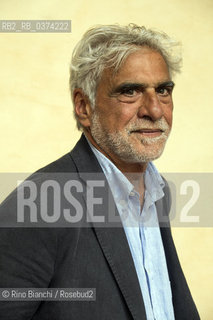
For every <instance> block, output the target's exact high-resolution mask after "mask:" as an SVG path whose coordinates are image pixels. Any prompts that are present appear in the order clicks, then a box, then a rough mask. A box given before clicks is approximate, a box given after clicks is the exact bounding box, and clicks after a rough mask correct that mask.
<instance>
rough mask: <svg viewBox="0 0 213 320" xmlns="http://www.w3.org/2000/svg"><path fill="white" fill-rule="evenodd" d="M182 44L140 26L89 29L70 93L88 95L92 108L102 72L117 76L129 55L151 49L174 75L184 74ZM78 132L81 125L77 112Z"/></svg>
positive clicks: (80, 47)
mask: <svg viewBox="0 0 213 320" xmlns="http://www.w3.org/2000/svg"><path fill="white" fill-rule="evenodd" d="M179 45H180V44H179V42H177V41H175V40H173V39H172V38H170V37H169V36H168V35H167V34H165V33H163V32H159V31H155V30H151V29H146V28H145V27H143V26H142V27H140V26H138V25H136V24H129V25H127V26H120V25H117V24H115V25H98V26H95V27H93V28H91V29H89V30H88V31H87V32H86V33H85V34H84V35H83V37H82V39H81V40H80V41H79V43H78V44H77V45H76V47H75V49H74V51H73V54H72V60H71V66H70V92H71V97H72V100H73V92H74V89H76V88H81V89H82V90H83V92H84V94H85V95H87V96H88V98H89V101H90V104H91V107H92V108H94V106H95V97H96V89H97V85H98V82H99V80H100V78H101V75H102V72H103V71H104V69H106V68H113V70H114V72H115V73H116V72H117V71H118V70H119V68H120V67H121V64H122V62H124V61H125V59H126V58H127V57H128V55H129V54H130V53H132V52H134V51H137V50H139V49H140V48H141V47H143V46H147V47H149V48H151V49H153V50H156V51H157V52H159V53H160V54H161V55H162V57H163V58H164V60H165V62H166V65H167V67H168V71H169V74H170V76H171V77H172V76H174V74H175V73H177V72H180V68H181V62H182V59H181V54H180V50H177V52H175V50H174V48H177V47H178V48H179V47H180V46H179ZM74 115H75V118H76V121H77V127H78V129H81V124H80V122H79V121H78V117H77V115H76V113H75V111H74Z"/></svg>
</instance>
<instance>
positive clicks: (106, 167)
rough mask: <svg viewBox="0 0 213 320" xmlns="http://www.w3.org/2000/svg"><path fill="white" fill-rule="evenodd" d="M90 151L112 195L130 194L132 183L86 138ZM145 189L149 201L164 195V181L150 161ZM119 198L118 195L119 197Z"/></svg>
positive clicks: (146, 173)
mask: <svg viewBox="0 0 213 320" xmlns="http://www.w3.org/2000/svg"><path fill="white" fill-rule="evenodd" d="M87 141H88V143H89V145H90V147H91V149H92V151H93V152H94V154H95V156H96V158H97V160H98V162H99V164H100V165H101V167H102V170H103V171H104V174H105V176H106V177H107V180H108V183H109V186H110V188H111V190H112V192H113V194H114V195H120V196H121V197H122V198H123V199H124V196H125V198H126V197H127V196H129V195H130V193H131V192H132V191H133V190H134V186H133V184H132V183H131V182H130V181H129V180H128V179H127V178H126V176H125V175H124V174H123V173H122V172H121V171H120V170H119V169H118V168H117V167H116V166H115V165H114V163H113V162H112V161H110V160H109V159H108V158H107V157H106V156H105V155H104V154H103V153H102V152H100V151H99V150H98V149H97V148H95V147H94V146H93V145H92V144H91V142H90V141H89V140H88V139H87ZM144 183H145V189H146V197H147V196H148V197H149V198H150V201H151V202H156V201H157V200H159V199H161V198H162V197H163V196H164V192H163V188H164V186H165V183H164V181H163V179H162V177H161V175H160V174H159V172H158V171H157V169H156V167H155V166H154V164H153V163H152V162H149V163H148V166H147V168H146V172H145V180H144ZM119 198H120V197H119Z"/></svg>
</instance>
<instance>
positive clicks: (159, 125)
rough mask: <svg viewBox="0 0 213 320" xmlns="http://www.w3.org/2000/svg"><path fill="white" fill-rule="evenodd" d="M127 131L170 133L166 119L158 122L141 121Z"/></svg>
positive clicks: (131, 125)
mask: <svg viewBox="0 0 213 320" xmlns="http://www.w3.org/2000/svg"><path fill="white" fill-rule="evenodd" d="M126 129H127V130H128V132H131V131H138V130H145V129H147V130H161V131H168V130H169V129H170V128H169V125H168V123H167V122H166V120H165V119H164V118H161V119H158V120H156V121H150V120H145V119H141V120H139V121H136V122H134V123H132V124H130V125H129V126H128V127H127V128H126Z"/></svg>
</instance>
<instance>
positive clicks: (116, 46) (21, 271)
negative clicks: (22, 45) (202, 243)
mask: <svg viewBox="0 0 213 320" xmlns="http://www.w3.org/2000/svg"><path fill="white" fill-rule="evenodd" d="M174 44H175V43H174V41H173V40H172V39H170V38H169V37H168V36H167V35H165V34H163V33H159V32H156V31H152V30H148V29H146V28H144V27H139V26H136V25H129V26H125V27H121V26H118V25H108V26H104V25H103V26H97V27H95V28H93V29H91V30H89V31H88V32H87V33H86V34H85V35H84V36H83V38H82V40H81V41H80V42H79V44H78V45H77V47H76V49H75V51H74V53H73V58H72V63H71V75H70V88H71V94H72V99H73V104H74V114H75V117H76V120H77V126H78V128H79V129H81V130H82V131H83V134H82V137H81V139H80V140H79V142H78V143H77V145H76V146H75V148H74V149H73V150H72V151H71V152H70V153H68V154H67V155H65V156H63V157H62V158H60V159H59V160H57V161H55V162H53V163H52V164H50V165H48V166H47V167H45V168H43V169H41V170H40V171H39V172H38V173H37V174H36V177H37V179H38V175H39V174H40V173H43V174H45V173H56V172H57V173H67V174H68V173H75V174H76V177H78V179H79V181H83V180H85V178H84V177H83V174H84V173H97V174H98V173H100V174H101V173H102V174H103V173H104V178H105V179H106V181H105V182H106V183H105V184H103V185H102V187H103V186H104V188H102V189H103V190H104V191H103V192H102V195H103V198H104V196H105V195H106V194H109V193H110V194H111V200H110V201H111V204H112V202H113V204H114V205H115V211H116V213H117V216H118V217H119V219H118V220H119V221H120V223H118V226H117V225H116V226H111V225H110V223H109V224H107V226H106V225H102V224H98V225H96V224H95V223H93V221H91V223H89V224H88V225H87V226H85V225H84V226H83V227H81V226H79V225H78V226H76V227H75V228H74V227H73V228H55V229H52V228H47V229H46V228H45V229H44V228H40V229H39V228H32V229H29V228H25V229H24V230H23V229H14V230H13V232H12V233H11V230H10V229H9V230H8V229H4V230H2V231H1V235H0V250H1V256H2V260H1V261H2V262H1V265H0V279H1V280H0V284H1V287H4V288H7V287H17V288H18V287H19V288H25V287H35V288H95V289H96V298H95V301H90V302H88V301H83V300H82V301H66V302H65V301H51V302H48V301H33V302H32V301H22V302H14V301H13V302H11V303H10V302H8V301H3V302H1V307H0V315H1V316H0V318H1V319H11V320H12V319H16V320H19V319H20V320H21V319H34V320H36V319H39V320H44V319H51V320H52V319H55V320H60V319H61V320H66V319H70V320H71V319H73V320H78V319H79V320H80V319H81V320H82V319H97V320H104V319H105V320H108V319H110V320H111V319H113V320H124V319H135V320H145V319H147V320H173V319H177V320H189V319H190V320H197V319H199V315H198V312H197V310H196V307H195V305H194V302H193V299H192V297H191V294H190V291H189V288H188V286H187V283H186V280H185V278H184V275H183V272H182V270H181V267H180V264H179V261H178V257H177V254H176V251H175V247H174V243H173V240H172V236H171V232H170V227H169V223H168V221H167V222H166V223H164V225H163V224H162V225H161V222H162V221H160V220H161V217H164V218H165V216H168V213H169V208H170V193H169V189H168V185H167V183H166V181H165V180H164V179H163V178H162V177H161V176H160V174H159V173H158V171H157V169H156V168H155V166H154V165H153V163H152V160H155V159H156V158H158V157H159V156H160V155H161V154H162V152H163V149H164V146H165V143H166V140H167V138H168V136H169V133H170V130H171V126H172V111H173V101H172V91H173V87H174V82H173V81H172V76H173V74H174V73H175V72H178V71H179V68H180V61H181V59H180V57H179V56H176V55H174V54H173V53H171V49H172V47H174ZM31 179H32V180H33V179H34V180H35V178H33V176H32V178H31ZM108 187H109V189H108ZM82 193H83V194H82V195H81V196H80V197H79V198H78V200H79V199H80V200H79V201H80V203H81V204H82V206H83V208H84V210H83V212H84V214H86V212H87V206H88V203H87V202H88V199H86V197H85V194H84V192H82ZM85 199H86V201H85ZM111 204H110V203H109V202H108V205H106V203H105V205H104V208H101V203H99V204H98V206H99V208H100V211H101V212H102V213H103V215H104V217H105V218H106V219H107V218H109V215H110V212H111V211H110V210H111V207H112V206H111ZM98 206H97V207H98ZM11 209H12V200H11V197H9V199H7V200H6V201H5V202H4V203H3V206H2V209H1V212H3V213H5V212H9V211H10V212H11ZM167 220H168V219H167ZM104 221H106V220H104ZM103 223H104V222H103Z"/></svg>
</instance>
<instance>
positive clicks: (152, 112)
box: [138, 91, 164, 121]
mask: <svg viewBox="0 0 213 320" xmlns="http://www.w3.org/2000/svg"><path fill="white" fill-rule="evenodd" d="M163 114H164V111H163V106H162V104H161V102H160V101H159V97H158V95H157V93H156V92H155V91H149V92H148V91H147V92H144V93H143V97H142V101H141V104H140V107H139V109H138V117H139V118H143V117H149V118H150V119H152V121H156V120H158V119H160V118H162V116H163Z"/></svg>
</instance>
